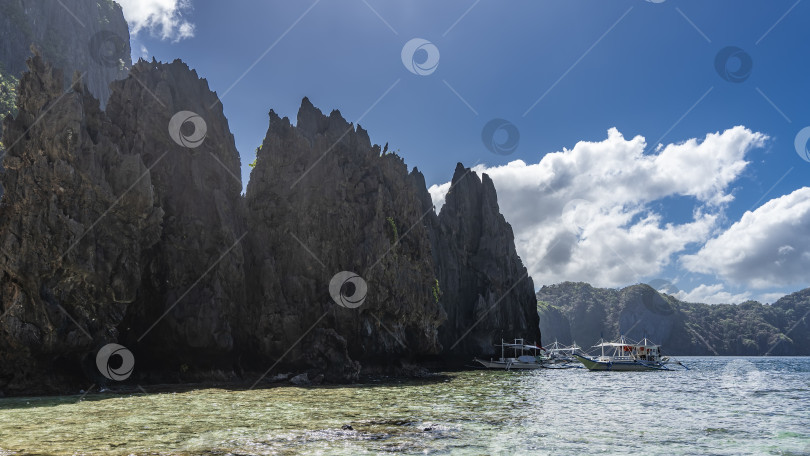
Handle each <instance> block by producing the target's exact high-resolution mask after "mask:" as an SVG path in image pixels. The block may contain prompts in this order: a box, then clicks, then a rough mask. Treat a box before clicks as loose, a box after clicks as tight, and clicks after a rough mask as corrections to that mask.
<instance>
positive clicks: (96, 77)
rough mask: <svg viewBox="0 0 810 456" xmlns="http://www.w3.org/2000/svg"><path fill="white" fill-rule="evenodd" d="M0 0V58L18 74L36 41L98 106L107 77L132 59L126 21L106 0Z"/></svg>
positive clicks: (120, 73) (121, 73) (123, 70)
mask: <svg viewBox="0 0 810 456" xmlns="http://www.w3.org/2000/svg"><path fill="white" fill-rule="evenodd" d="M61 3H62V4H63V5H64V7H63V6H62V5H60V2H55V1H53V2H52V1H43V0H0V64H2V66H3V67H5V70H6V71H7V72H9V73H11V74H13V75H16V76H19V75H21V74H22V73H23V72H24V71H25V70H26V66H25V61H26V59H28V57H29V56H30V55H31V51H30V47H31V45H34V46H36V47H37V48H38V49H39V50H40V52H41V53H42V56H43V57H44V58H45V60H46V61H48V62H49V63H51V64H52V65H54V67H57V68H61V69H62V70H63V71H64V75H65V76H67V77H68V78H70V77H71V75H72V74H73V72H74V71H78V72H79V73H85V76H84V81H85V83H86V84H87V87H88V88H89V90H90V93H92V94H93V95H94V96H95V97H96V98H99V99H100V100H101V105H102V107H103V106H104V105H105V103H106V101H107V99H108V98H109V95H110V89H109V83H110V82H111V81H114V80H117V79H122V78H124V77H126V75H127V70H128V69H129V67H130V66H131V64H132V60H131V57H130V54H131V52H130V44H129V26H128V25H127V22H126V20H124V14H123V12H122V11H121V7H120V6H119V5H118V4H117V3H115V2H113V1H111V0H61ZM65 82H66V83H69V82H70V80H69V79H68V80H66V81H65Z"/></svg>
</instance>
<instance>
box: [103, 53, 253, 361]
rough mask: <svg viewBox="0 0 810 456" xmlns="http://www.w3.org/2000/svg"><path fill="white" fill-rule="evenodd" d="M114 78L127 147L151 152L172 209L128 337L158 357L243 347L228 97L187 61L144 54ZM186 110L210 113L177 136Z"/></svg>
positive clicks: (151, 255)
mask: <svg viewBox="0 0 810 456" xmlns="http://www.w3.org/2000/svg"><path fill="white" fill-rule="evenodd" d="M112 88H113V94H112V96H111V97H110V101H109V103H108V106H107V113H108V115H109V117H110V119H111V120H112V122H113V123H115V124H116V125H117V126H118V127H119V128H120V130H121V131H122V135H121V137H120V138H118V142H119V144H120V147H121V151H122V153H123V154H125V155H135V156H141V157H142V158H143V161H144V163H145V164H146V166H147V167H149V169H150V171H149V172H150V176H151V181H152V184H153V186H154V191H155V198H156V204H157V206H158V207H160V208H161V210H162V211H163V212H164V213H165V215H164V218H163V231H162V235H161V238H160V240H159V241H158V243H156V244H155V245H154V246H153V247H152V248H151V249H150V250H149V251H148V252H147V256H148V260H147V261H146V262H145V263H144V270H143V273H142V283H141V288H140V290H139V295H138V297H137V299H136V300H135V302H133V303H132V305H130V306H129V308H128V313H127V318H126V321H125V323H126V324H125V325H123V326H124V328H123V330H124V334H123V336H124V337H123V340H124V341H126V342H127V343H128V344H130V345H137V346H138V348H139V349H140V350H146V351H147V352H148V353H150V355H149V356H148V357H144V361H145V362H146V363H154V365H155V367H159V366H164V365H169V366H173V367H174V368H177V367H178V366H180V365H182V364H187V365H193V366H199V367H203V366H206V365H212V364H217V363H220V362H222V361H223V360H227V359H229V358H230V356H229V354H230V353H231V352H232V350H233V348H234V334H233V333H234V331H235V329H234V328H233V326H232V321H233V320H232V316H233V315H234V314H235V309H240V308H242V307H244V306H245V282H244V277H245V276H244V268H243V266H244V250H243V249H244V248H245V247H244V244H242V243H241V240H243V239H244V237H243V236H244V234H245V227H244V223H243V209H242V208H243V203H242V199H241V191H242V183H241V179H240V178H239V172H240V171H239V170H240V167H241V165H240V159H239V153H238V152H237V150H236V147H235V145H234V139H233V135H232V134H231V133H230V129H229V127H228V121H227V119H226V118H225V116H224V114H223V113H222V105H221V104H220V103H219V100H218V98H217V96H216V94H214V93H213V92H211V90H209V88H208V83H207V82H206V81H205V80H204V79H200V78H199V77H198V76H197V73H196V72H195V71H193V70H190V69H189V68H188V66H187V65H186V64H184V63H182V62H180V61H175V62H173V63H169V64H164V63H157V62H155V61H152V62H145V61H140V62H138V63H137V64H136V65H135V66H133V68H132V70H131V72H130V77H129V78H127V79H125V80H122V81H116V82H114V83H113V84H112ZM178 112H187V113H188V114H181V116H183V117H182V119H186V118H189V116H192V115H196V116H198V117H199V119H201V121H202V122H201V123H200V124H198V125H196V124H194V123H193V122H191V121H189V122H185V123H181V124H178V126H179V136H178V132H177V131H178V129H175V130H174V136H172V134H173V132H172V131H170V130H171V129H170V127H169V125H170V123H171V120H172V118H173V117H174V116H175V114H177V113H178ZM203 132H205V136H204V139H202V141H201V142H199V143H198V142H195V140H196V139H197V138H196V136H195V135H198V134H201V133H203ZM178 141H179V142H178ZM164 314H165V316H163V315H164ZM161 316H162V317H161ZM155 323H157V324H156V325H155V326H154V327H153V328H152V325H153V324H155ZM150 328H151V329H150ZM167 347H170V348H167Z"/></svg>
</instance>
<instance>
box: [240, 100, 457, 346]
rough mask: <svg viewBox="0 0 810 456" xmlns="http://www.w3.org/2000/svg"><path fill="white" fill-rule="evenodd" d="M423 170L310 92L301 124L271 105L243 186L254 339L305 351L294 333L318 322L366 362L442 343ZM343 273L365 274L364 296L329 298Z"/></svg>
mask: <svg viewBox="0 0 810 456" xmlns="http://www.w3.org/2000/svg"><path fill="white" fill-rule="evenodd" d="M416 173H418V171H416V170H414V171H413V172H412V173H411V174H409V173H408V170H407V166H406V165H405V163H404V162H403V161H402V159H401V158H399V157H398V156H396V155H395V154H388V153H385V152H383V151H381V149H380V147H379V146H372V145H371V142H370V140H369V137H368V134H367V133H366V131H365V130H363V129H362V128H361V127H360V126H357V127H356V128H355V127H354V126H353V125H351V124H349V123H347V122H346V121H345V120H344V119H343V117H341V115H340V113H339V112H338V111H333V112H332V113H331V114H330V115H329V116H325V115H323V114H322V113H321V112H320V111H319V110H318V109H316V108H315V107H314V106H312V104H311V103H310V102H309V100H308V99H304V100H303V102H302V104H301V108H300V110H299V113H298V119H297V125H296V126H292V125H291V124H290V121H289V120H288V119H287V118H283V119H282V118H279V117H278V115H276V114H275V113H274V112H272V111H271V112H270V126H269V129H268V131H267V136H266V138H265V140H264V143H263V144H262V147H261V149H260V150H259V153H258V161H257V164H256V167H255V168H254V170H253V172H252V174H251V179H250V183H249V184H248V188H247V195H246V202H247V222H248V226H249V232H250V234H249V236H248V237H249V244H250V246H251V249H250V250H251V252H250V262H249V263H248V267H247V270H248V279H247V284H248V301H249V303H250V305H249V306H247V307H246V309H245V311H246V312H245V315H244V318H243V321H244V323H243V325H244V326H245V327H247V328H250V329H249V330H248V331H246V333H247V334H249V335H250V340H248V341H246V343H247V344H249V345H250V346H251V347H256V350H257V351H258V352H259V353H261V354H262V355H264V356H267V357H269V358H277V357H279V356H280V355H282V354H283V353H284V352H285V351H286V350H288V349H291V351H290V353H289V354H288V355H287V356H288V357H289V358H288V359H300V358H301V355H302V353H304V352H306V350H307V348H308V347H307V346H306V345H305V344H298V345H296V344H295V343H294V342H295V341H296V340H297V339H299V338H300V337H302V336H303V335H305V334H307V331H308V329H309V328H311V327H312V326H313V325H319V327H323V328H329V329H332V330H334V334H332V336H331V337H333V338H335V339H343V340H345V343H346V347H347V350H348V353H349V355H350V356H351V358H352V359H354V360H360V361H361V362H365V361H371V362H388V360H395V359H398V358H403V357H409V356H418V355H423V354H436V353H439V351H440V350H441V346H440V345H439V341H438V335H437V327H438V326H439V324H441V322H443V321H444V319H445V315H444V312H443V311H442V309H441V307H440V305H439V303H438V302H437V300H436V297H435V296H434V293H433V288H434V285H435V282H436V277H435V273H434V264H433V258H432V255H431V250H430V242H429V238H428V232H427V229H426V227H425V225H424V224H423V222H422V220H423V217H424V216H426V212H425V210H424V209H423V207H422V202H421V200H420V195H418V194H417V193H416V192H415V191H413V187H412V184H411V179H413V177H411V176H413V175H414V174H416ZM341 271H351V272H354V273H356V274H357V275H359V276H360V277H361V278H362V279H363V280H364V281H365V282H366V283H367V287H368V288H367V290H368V292H367V295H366V297H365V301H364V302H363V304H362V305H361V306H359V307H357V308H347V307H341V306H339V305H337V304H335V302H333V299H332V298H331V297H330V292H329V284H330V280H331V279H332V277H333V276H334V275H335V274H337V273H339V272H341ZM344 291H345V292H346V295H351V294H352V293H351V291H358V290H357V289H355V290H344ZM313 343H314V342H313ZM342 343H343V342H341V344H342ZM291 347H292V348H291Z"/></svg>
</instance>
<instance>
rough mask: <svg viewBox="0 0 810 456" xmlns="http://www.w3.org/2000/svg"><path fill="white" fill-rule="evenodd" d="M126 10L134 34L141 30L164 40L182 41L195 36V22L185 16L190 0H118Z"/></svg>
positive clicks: (125, 15) (125, 13)
mask: <svg viewBox="0 0 810 456" xmlns="http://www.w3.org/2000/svg"><path fill="white" fill-rule="evenodd" d="M117 1H118V3H119V4H120V5H121V8H122V9H123V10H124V17H125V18H126V20H127V22H128V23H129V28H130V32H131V33H132V35H137V34H138V33H139V32H140V31H141V30H146V31H148V32H149V33H152V34H154V35H157V36H159V37H160V38H161V39H164V40H172V41H180V40H182V39H184V38H191V37H193V36H194V24H191V23H190V22H188V21H187V20H185V19H184V18H183V12H184V11H187V10H188V9H190V8H191V1H190V0H117Z"/></svg>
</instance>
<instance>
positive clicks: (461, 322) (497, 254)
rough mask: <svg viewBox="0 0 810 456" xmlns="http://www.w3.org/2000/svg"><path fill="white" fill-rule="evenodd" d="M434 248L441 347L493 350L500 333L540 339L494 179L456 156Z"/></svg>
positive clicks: (529, 287)
mask: <svg viewBox="0 0 810 456" xmlns="http://www.w3.org/2000/svg"><path fill="white" fill-rule="evenodd" d="M436 230H437V232H436V234H435V236H434V243H435V244H434V245H435V246H434V251H435V258H436V261H437V267H438V275H439V283H440V285H441V291H442V297H441V302H442V305H443V307H444V309H445V311H446V312H447V317H448V318H447V322H446V323H445V324H444V325H443V326H442V327H441V328H440V329H439V334H440V340H441V343H442V345H443V346H444V347H445V350H446V354H447V355H449V356H455V357H462V358H465V357H469V356H481V355H488V354H494V353H495V351H496V350H495V347H494V344H497V343H500V340H501V338H503V339H505V340H511V339H514V338H523V339H525V340H526V342H529V343H534V342H537V343H540V330H539V321H538V317H537V309H536V300H535V297H534V285H533V283H532V279H531V277H529V276H528V272H527V271H526V268H525V267H524V266H523V262H522V261H521V259H520V257H519V256H518V254H517V252H516V250H515V238H514V234H513V232H512V227H511V225H509V223H507V222H506V220H505V219H504V217H503V215H501V213H500V209H499V207H498V197H497V194H496V192H495V186H494V185H493V183H492V180H491V179H490V178H489V176H487V175H486V174H483V175H482V176H481V178H480V179H479V178H478V175H477V174H476V173H475V172H473V171H471V170H470V169H469V168H464V166H463V165H462V164H461V163H459V164H458V166H457V167H456V171H455V174H454V175H453V180H452V187H451V188H450V191H449V192H448V193H447V197H446V202H445V204H444V206H443V207H442V209H441V213H440V214H439V216H438V220H437V221H436Z"/></svg>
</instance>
